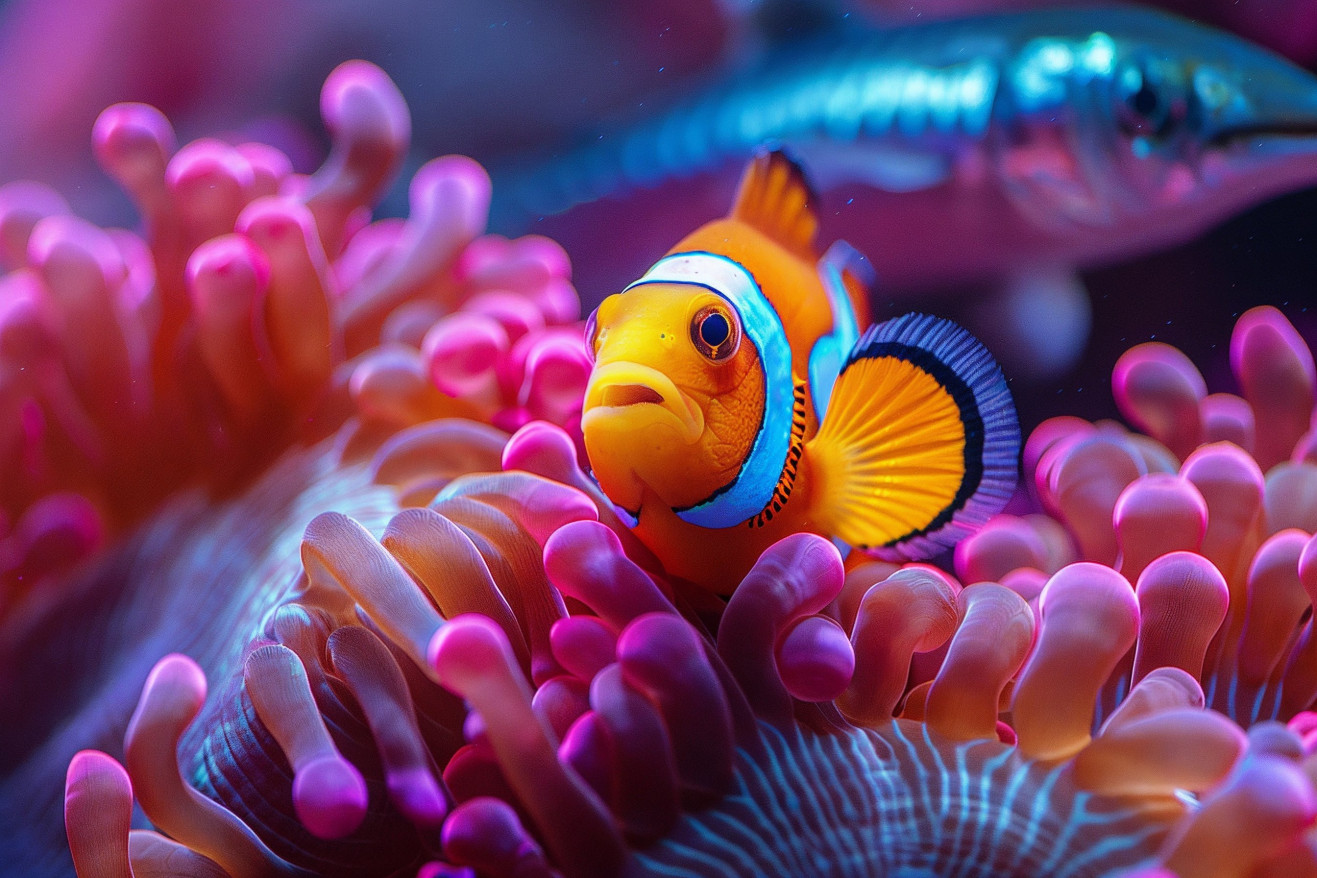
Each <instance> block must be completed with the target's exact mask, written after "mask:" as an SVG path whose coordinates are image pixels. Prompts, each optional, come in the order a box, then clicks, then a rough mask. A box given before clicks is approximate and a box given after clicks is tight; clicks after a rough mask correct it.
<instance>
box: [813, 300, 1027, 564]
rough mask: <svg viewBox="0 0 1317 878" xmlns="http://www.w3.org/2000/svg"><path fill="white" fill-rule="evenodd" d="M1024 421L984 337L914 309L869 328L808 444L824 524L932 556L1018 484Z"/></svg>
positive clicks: (845, 534)
mask: <svg viewBox="0 0 1317 878" xmlns="http://www.w3.org/2000/svg"><path fill="white" fill-rule="evenodd" d="M1019 448H1020V426H1019V421H1018V420H1017V419H1016V415H1015V404H1014V403H1013V402H1012V400H1011V394H1010V391H1009V390H1008V389H1007V387H1006V379H1005V378H1004V377H1003V376H1002V374H1001V371H1000V370H999V369H998V368H997V364H996V362H995V361H994V360H993V359H992V355H991V354H989V353H988V351H987V350H986V349H985V348H984V347H983V345H981V344H979V342H978V340H977V339H975V338H974V337H973V336H971V335H970V334H969V333H968V332H966V331H965V330H963V329H961V328H960V327H959V326H957V325H955V324H954V323H951V322H950V321H947V320H942V319H939V318H936V317H930V316H928V315H925V314H907V315H905V316H904V317H898V318H896V319H894V320H888V321H886V322H885V323H882V324H880V325H878V326H872V327H870V328H869V329H868V331H866V332H865V333H864V335H863V336H861V338H860V340H859V342H858V343H857V344H856V345H855V349H854V350H853V351H852V352H851V355H850V357H849V358H848V359H847V361H846V364H845V366H844V367H843V368H842V372H841V375H840V377H838V379H837V384H836V386H835V387H834V388H833V392H832V400H831V402H830V404H829V406H828V411H827V416H826V417H825V418H824V420H823V423H822V424H821V425H820V427H819V432H818V434H817V435H816V436H815V437H814V438H813V439H812V440H811V441H810V442H809V443H808V444H807V445H806V446H805V457H806V459H807V464H808V468H809V472H810V473H811V479H812V482H813V489H812V491H811V501H810V502H811V513H812V515H813V518H814V521H815V523H816V524H818V525H819V526H820V527H821V528H822V529H823V530H825V531H827V532H828V533H830V534H832V535H833V536H836V537H839V538H841V539H842V540H844V541H846V542H847V543H849V544H850V545H852V546H855V547H856V548H860V549H864V550H866V551H871V552H875V553H876V554H879V555H881V556H885V557H890V558H903V559H914V558H924V557H928V556H930V555H933V554H935V553H937V552H938V551H940V550H941V549H943V548H946V547H948V546H951V545H954V544H955V542H956V541H957V540H959V539H960V538H961V537H963V536H965V535H967V534H968V533H970V532H971V531H972V530H974V529H975V528H976V527H978V526H979V525H981V524H983V523H984V522H985V521H987V519H988V518H989V517H990V516H992V515H993V514H995V513H997V512H999V511H1000V510H1001V508H1002V507H1003V506H1004V505H1005V504H1006V501H1007V500H1008V499H1010V496H1011V492H1012V491H1013V490H1014V487H1015V480H1016V470H1017V458H1018V455H1019Z"/></svg>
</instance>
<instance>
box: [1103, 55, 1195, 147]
mask: <svg viewBox="0 0 1317 878" xmlns="http://www.w3.org/2000/svg"><path fill="white" fill-rule="evenodd" d="M1115 103H1116V106H1115V111H1116V121H1117V123H1118V124H1119V125H1120V127H1121V130H1123V131H1124V132H1125V133H1126V134H1129V135H1130V136H1131V137H1139V136H1142V137H1165V136H1166V135H1168V134H1170V133H1171V132H1172V131H1173V130H1174V129H1175V126H1176V125H1177V124H1178V123H1179V122H1180V120H1181V119H1182V118H1183V117H1184V111H1185V106H1184V100H1183V98H1182V96H1180V95H1179V94H1177V90H1176V89H1175V87H1174V85H1173V84H1172V83H1170V82H1167V81H1166V79H1165V78H1164V77H1163V76H1161V75H1160V74H1159V73H1158V72H1157V71H1156V70H1154V69H1153V68H1151V67H1149V66H1147V65H1145V64H1140V63H1131V64H1127V65H1126V66H1124V67H1122V68H1121V69H1120V70H1119V71H1117V73H1116V80H1115Z"/></svg>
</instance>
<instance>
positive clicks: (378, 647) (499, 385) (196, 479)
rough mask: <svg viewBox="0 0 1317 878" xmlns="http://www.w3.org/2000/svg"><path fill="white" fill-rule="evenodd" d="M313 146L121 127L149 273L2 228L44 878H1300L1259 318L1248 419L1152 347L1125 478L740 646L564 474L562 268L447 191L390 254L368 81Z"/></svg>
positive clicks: (577, 366)
mask: <svg viewBox="0 0 1317 878" xmlns="http://www.w3.org/2000/svg"><path fill="white" fill-rule="evenodd" d="M323 108H324V115H325V117H326V122H327V125H328V127H329V128H330V129H331V131H332V132H333V133H334V135H335V147H334V150H333V152H332V153H331V155H330V158H329V160H328V162H327V163H326V165H325V167H324V168H322V169H321V170H320V171H319V172H317V173H316V174H313V175H311V176H310V177H305V178H304V177H300V176H298V175H295V174H292V173H291V172H289V171H288V169H287V167H286V165H284V164H281V163H280V161H279V157H278V156H277V155H276V154H273V153H271V152H270V151H269V150H267V149H262V148H259V147H255V146H251V145H247V146H238V147H229V146H225V145H223V144H220V143H219V142H217V141H202V142H200V143H198V144H192V145H189V146H187V147H184V148H182V149H180V150H179V151H178V152H177V153H174V154H173V155H172V157H171V155H170V154H171V147H170V146H169V142H168V129H167V128H166V127H165V125H164V123H163V120H162V119H161V118H160V117H159V116H158V115H156V114H153V113H152V112H151V111H150V110H149V109H146V108H142V107H119V108H113V109H111V110H110V111H107V114H106V115H105V116H103V117H102V121H101V123H100V124H99V125H98V127H97V143H98V151H99V153H100V155H101V157H102V161H103V162H104V163H105V164H106V165H107V167H109V168H110V169H111V171H112V173H114V174H115V176H116V177H117V178H118V179H120V180H121V181H122V182H124V183H125V185H126V186H127V188H128V189H129V191H131V192H133V193H134V195H135V197H136V198H137V200H138V203H139V204H140V205H141V208H142V211H143V215H144V217H145V219H146V225H147V230H148V231H147V237H146V239H145V241H142V240H139V239H137V238H135V237H133V236H131V235H129V234H127V233H121V232H111V233H105V232H101V231H99V230H97V229H94V228H93V227H91V226H88V225H87V224H84V223H80V222H79V221H76V220H72V219H69V218H67V217H66V216H64V215H63V214H62V213H61V208H60V205H59V202H58V201H57V200H56V199H55V198H54V197H53V196H52V195H51V194H50V193H49V192H47V191H44V190H40V189H33V188H31V187H11V188H8V189H6V190H4V192H3V196H4V210H3V212H0V240H3V242H4V244H5V256H6V258H7V260H8V264H9V265H11V266H13V267H15V269H16V270H15V271H14V272H13V273H12V274H11V275H9V276H8V277H7V279H6V280H5V284H6V285H7V286H8V288H9V289H10V290H13V291H15V292H13V294H12V295H10V294H8V293H7V294H6V299H5V301H6V311H5V315H6V316H5V317H4V318H3V319H0V340H3V343H0V354H2V355H3V356H2V357H0V359H3V362H4V364H5V366H6V371H5V372H4V375H3V377H2V378H0V398H3V399H4V400H5V401H6V404H7V405H8V406H9V407H10V411H11V412H13V413H14V414H15V418H14V419H13V420H11V421H9V423H12V424H14V425H16V428H15V431H14V432H13V433H12V434H11V436H10V437H9V438H8V439H7V441H6V444H5V446H4V453H5V454H6V455H7V457H6V459H5V461H6V462H5V466H6V470H5V471H6V472H14V473H17V474H20V475H21V478H20V479H18V480H17V481H15V482H13V483H12V484H9V483H7V484H6V485H5V486H4V494H3V498H2V499H3V503H4V506H3V508H4V510H5V514H6V516H8V517H9V519H10V520H11V521H12V525H10V526H9V527H8V530H7V533H6V536H5V556H6V561H5V564H6V566H5V571H6V573H5V577H6V578H5V580H4V583H5V592H4V594H5V597H4V603H3V628H2V630H3V637H2V638H0V671H2V672H3V677H2V678H0V691H2V692H3V694H4V697H5V700H6V703H13V704H23V705H25V709H24V710H22V711H18V712H17V713H18V715H17V716H15V717H14V721H13V723H11V724H10V725H9V726H7V727H6V728H5V730H4V732H3V736H0V737H2V740H3V750H0V753H2V754H3V758H4V765H5V771H6V776H7V777H6V780H5V781H4V784H3V786H2V787H0V811H2V812H3V813H0V818H3V820H2V821H0V822H3V824H4V825H5V827H6V830H5V831H6V832H9V833H15V835H14V837H13V839H12V840H11V841H6V843H5V845H4V847H5V848H6V852H7V854H8V857H7V861H8V863H9V864H10V865H11V866H12V867H13V868H15V869H17V870H19V874H58V873H59V872H60V871H61V870H63V871H64V872H67V871H68V870H69V865H68V863H69V860H68V857H69V855H70V854H71V857H72V866H73V868H74V869H76V871H77V873H78V874H79V875H81V876H83V878H88V876H115V878H123V876H128V875H137V876H139V878H140V876H145V875H165V874H168V875H184V876H223V875H228V876H232V878H243V876H256V875H324V876H333V875H412V874H416V875H423V876H426V878H437V876H457V875H465V876H471V875H484V876H503V875H508V876H512V875H517V876H534V875H552V874H564V875H609V874H682V875H705V874H777V875H803V874H920V875H930V874H933V875H940V874H978V875H1022V876H1031V875H1076V876H1079V875H1113V874H1137V875H1142V876H1145V878H1149V876H1165V875H1170V874H1175V875H1180V876H1182V878H1192V876H1200V875H1201V876H1206V875H1241V876H1269V875H1303V874H1317V858H1314V854H1313V852H1312V849H1311V847H1310V845H1311V842H1310V840H1309V839H1308V837H1307V835H1306V832H1307V830H1308V828H1309V827H1310V826H1311V825H1312V823H1313V821H1314V819H1317V795H1315V794H1314V790H1313V781H1312V774H1313V771H1314V765H1317V761H1314V760H1313V759H1312V758H1311V756H1310V752H1311V751H1312V750H1313V749H1314V748H1315V747H1317V736H1315V735H1314V731H1313V730H1314V728H1317V722H1314V718H1313V714H1311V713H1308V712H1306V709H1307V708H1308V707H1309V706H1310V704H1311V702H1312V700H1313V698H1314V695H1317V688H1315V685H1317V684H1313V683H1312V682H1311V680H1312V678H1313V674H1312V673H1311V672H1307V671H1305V668H1307V667H1308V666H1310V665H1311V664H1312V659H1311V657H1310V656H1309V655H1308V653H1309V652H1310V651H1311V649H1312V647H1310V646H1308V643H1309V641H1310V639H1311V638H1310V637H1309V631H1310V628H1311V622H1310V620H1309V617H1310V615H1311V612H1310V609H1309V605H1308V597H1307V595H1308V591H1307V590H1306V589H1305V586H1308V587H1311V581H1312V577H1313V571H1314V570H1317V565H1314V564H1313V562H1312V561H1311V560H1310V559H1311V557H1313V556H1314V551H1313V550H1309V548H1308V546H1309V544H1310V543H1311V538H1310V537H1309V536H1308V532H1310V531H1311V528H1310V527H1306V526H1305V522H1308V521H1309V520H1310V519H1311V517H1312V514H1313V513H1312V511H1311V506H1312V504H1311V502H1310V501H1309V500H1308V499H1307V498H1308V495H1309V494H1310V493H1311V491H1310V490H1309V489H1308V487H1307V484H1308V482H1307V481H1306V480H1307V479H1308V472H1309V470H1310V469H1311V467H1312V465H1313V464H1311V463H1307V462H1305V458H1306V455H1307V453H1308V452H1307V449H1308V448H1309V447H1311V445H1312V442H1311V441H1310V440H1309V439H1308V438H1305V437H1304V436H1303V435H1302V434H1303V433H1304V431H1306V430H1307V429H1308V424H1309V421H1308V419H1309V418H1310V416H1311V411H1312V407H1313V398H1312V397H1313V390H1312V388H1313V383H1314V382H1313V377H1312V375H1313V368H1312V360H1311V356H1310V355H1309V354H1308V353H1307V348H1306V347H1305V346H1303V344H1302V343H1301V341H1299V339H1298V337H1297V334H1296V333H1294V331H1293V330H1292V328H1290V327H1289V326H1288V324H1286V323H1285V322H1284V321H1283V320H1282V319H1279V318H1278V315H1276V314H1275V312H1270V311H1263V312H1254V313H1251V314H1249V315H1246V316H1245V318H1243V319H1242V320H1241V323H1240V328H1239V329H1238V331H1237V334H1236V341H1235V343H1234V344H1233V345H1232V362H1234V363H1235V365H1236V370H1237V373H1238V375H1239V376H1240V383H1241V387H1242V388H1243V391H1244V397H1242V398H1240V397H1225V396H1208V395H1206V392H1205V389H1204V388H1203V382H1202V380H1201V378H1197V377H1196V375H1197V373H1196V372H1195V371H1193V370H1192V367H1190V366H1189V365H1188V364H1187V361H1186V360H1185V359H1184V358H1183V357H1182V356H1180V355H1177V354H1176V353H1175V352H1174V351H1172V350H1170V349H1168V348H1164V347H1153V348H1136V349H1135V351H1133V352H1131V354H1130V355H1129V357H1128V358H1127V359H1126V360H1123V361H1122V363H1121V364H1120V365H1119V366H1118V369H1117V376H1116V386H1117V395H1118V399H1119V400H1120V401H1121V405H1122V407H1123V409H1124V411H1125V412H1126V415H1127V417H1129V419H1130V420H1131V422H1133V423H1134V424H1135V425H1136V426H1138V427H1139V428H1140V429H1144V430H1146V431H1147V432H1148V435H1141V434H1135V433H1130V432H1127V431H1125V430H1124V429H1123V428H1120V427H1117V426H1115V425H1108V424H1102V425H1089V424H1085V423H1082V422H1080V421H1078V420H1077V419H1070V420H1065V421H1059V422H1050V423H1047V424H1044V425H1043V426H1041V427H1040V428H1039V429H1038V430H1036V431H1035V432H1034V434H1033V438H1032V439H1031V440H1030V443H1029V445H1028V447H1027V450H1026V468H1027V471H1028V473H1029V474H1030V476H1031V478H1033V479H1034V483H1035V485H1036V486H1037V492H1038V498H1039V500H1040V502H1041V503H1042V504H1043V507H1044V508H1045V509H1047V510H1048V513H1049V514H1048V515H1042V514H1035V515H1030V516H1021V517H1003V518H999V519H997V520H996V521H994V522H993V523H992V524H990V525H989V526H988V527H987V528H986V529H985V530H984V531H982V532H981V533H980V534H978V535H976V536H975V537H973V538H972V539H970V540H968V541H966V542H965V543H963V544H962V545H961V547H959V549H958V551H957V554H956V559H955V563H956V566H955V569H956V576H955V577H952V576H951V575H949V574H947V573H944V572H942V571H940V570H937V569H936V568H933V567H929V566H923V565H907V566H905V567H898V566H896V565H894V564H887V563H883V562H865V563H858V562H855V561H854V560H852V562H851V563H850V564H849V565H847V564H844V563H843V560H842V558H841V557H840V555H839V554H838V552H837V550H836V548H835V547H834V546H833V545H832V544H831V543H829V542H827V541H825V540H823V539H821V538H819V537H815V536H813V535H808V534H801V535H796V536H792V537H789V538H788V539H786V540H783V541H781V542H779V543H777V544H776V545H775V546H773V547H772V548H771V549H769V550H768V552H766V553H765V554H764V556H763V557H762V558H761V559H760V562H759V563H758V565H756V566H755V568H754V569H753V570H752V571H751V572H750V574H749V575H748V576H747V577H746V579H745V580H744V581H743V582H742V583H741V584H740V585H739V587H737V588H736V589H735V590H734V593H733V595H732V597H731V599H730V600H729V601H728V602H727V603H726V604H723V603H722V602H720V601H713V600H709V599H707V598H702V597H701V596H700V594H699V593H698V592H693V591H691V590H690V589H687V588H685V587H683V584H682V583H681V582H678V581H674V580H671V579H669V578H667V577H665V576H663V575H662V574H661V571H659V570H657V568H656V565H655V564H654V562H653V559H652V558H650V557H649V556H648V554H647V553H646V552H645V551H644V549H643V548H642V547H641V546H640V545H639V544H638V543H637V542H636V540H635V539H634V537H633V536H632V535H631V533H630V532H629V531H628V530H627V529H626V527H625V526H624V525H623V524H622V523H621V522H620V521H619V520H618V519H617V517H616V515H615V514H614V513H613V512H612V509H611V507H610V506H609V504H608V503H607V502H606V501H605V499H604V498H603V496H602V495H601V494H600V493H599V491H598V489H597V488H596V487H595V486H594V485H593V484H592V482H591V481H590V479H589V477H588V476H587V475H586V474H585V473H584V472H583V471H582V469H581V466H580V461H579V458H578V453H579V444H580V437H579V433H578V431H577V427H576V421H575V420H574V419H575V418H576V417H577V415H578V413H579V398H580V392H581V389H582V387H583V386H584V381H585V376H586V374H587V372H588V362H587V360H586V359H585V355H584V351H583V350H582V347H581V343H580V340H579V335H578V334H576V333H574V332H571V331H568V330H566V329H564V328H563V327H565V326H570V325H571V324H572V323H574V321H575V320H576V319H577V317H578V313H577V305H576V302H575V293H574V291H573V290H572V288H571V285H570V282H569V279H568V267H567V263H566V259H565V257H564V256H563V255H562V252H561V250H559V249H557V248H556V247H555V246H554V245H552V244H551V243H549V242H547V241H545V240H543V239H536V238H529V239H521V240H518V241H504V240H501V239H497V238H490V237H482V236H481V232H482V230H483V219H484V217H483V211H484V208H485V205H486V203H487V196H488V189H487V181H486V179H485V178H484V177H483V174H482V173H481V172H480V170H479V168H478V167H477V166H475V165H474V164H473V163H471V162H469V161H466V160H463V159H459V158H451V157H450V158H446V159H439V160H436V161H435V162H433V163H431V164H430V165H427V166H425V167H424V168H422V169H421V171H420V172H418V174H417V176H416V178H415V179H414V181H413V184H412V201H413V209H412V214H411V216H410V217H409V218H408V219H407V220H405V221H389V220H383V221H380V222H377V223H374V224H370V223H368V214H367V211H368V204H369V203H370V201H371V199H372V197H373V196H374V194H375V193H377V192H378V191H379V187H380V185H381V184H382V183H383V181H384V180H385V179H386V178H387V177H388V176H389V174H390V173H391V171H392V169H393V168H394V167H396V165H397V162H398V159H399V156H400V155H401V151H402V148H403V145H404V144H405V139H406V111H405V108H404V107H403V106H402V104H401V101H400V100H399V99H398V96H397V94H396V92H395V91H394V90H393V89H392V86H391V84H390V83H388V81H387V79H385V78H384V77H383V75H382V74H381V73H380V72H379V71H378V70H375V69H374V68H371V67H368V66H363V65H359V64H354V65H348V66H345V67H344V68H340V70H339V71H336V73H335V74H334V75H333V76H332V77H331V78H330V80H329V82H328V83H327V85H326V90H325V98H324V107H323ZM129 400H131V403H130V402H128V401H129ZM1250 419H1253V421H1254V422H1256V423H1260V424H1264V425H1265V426H1266V429H1265V430H1261V429H1258V430H1255V429H1253V428H1252V426H1251V422H1250ZM513 430H515V432H513V433H512V434H511V435H509V431H513ZM1264 432H1265V433H1266V434H1267V436H1266V438H1265V439H1263V438H1261V434H1262V433H1264ZM1255 434H1256V436H1257V438H1255ZM1231 439H1233V440H1236V441H1237V442H1238V443H1239V445H1229V444H1222V440H1231ZM1203 441H1207V442H1209V443H1210V444H1208V445H1206V446H1203V447H1202V448H1198V447H1197V446H1198V445H1199V444H1200V443H1201V442H1203ZM1291 448H1297V449H1298V450H1297V451H1296V452H1295V454H1296V458H1295V462H1293V463H1290V464H1285V463H1282V462H1280V461H1282V459H1283V458H1284V457H1285V456H1286V455H1287V454H1288V453H1289V449H1291ZM1243 449H1249V450H1250V451H1251V453H1252V454H1255V455H1256V461H1255V459H1254V458H1253V457H1251V456H1250V451H1246V450H1243ZM1182 459H1183V463H1181V460H1182ZM1273 465H1274V466H1273ZM1263 467H1272V469H1271V473H1270V474H1269V475H1268V477H1267V478H1266V480H1265V481H1264V479H1263V478H1262V475H1261V473H1262V468H1263ZM1127 486H1128V487H1127ZM1112 521H1114V524H1108V522H1112ZM1295 528H1303V529H1302V530H1297V529H1295ZM1167 553H1169V554H1167ZM962 583H966V585H964V586H963V587H962ZM1131 583H1134V584H1135V585H1134V587H1131ZM52 679H60V680H63V681H68V683H67V685H61V686H57V687H52V686H51V684H50V680H52ZM52 689H53V690H55V691H51V690H52ZM139 692H140V696H139V695H138V693H139ZM134 703H135V707H134ZM1205 705H1210V706H1212V707H1216V708H1219V710H1211V709H1207V708H1206V707H1205ZM1276 719H1280V720H1284V721H1285V723H1281V722H1277V721H1275V720H1276ZM1246 729H1247V731H1246ZM66 769H67V770H66ZM61 777H63V778H64V780H65V787H64V802H63V805H64V818H65V825H64V827H63V828H64V830H65V831H66V832H67V845H68V847H67V849H65V848H64V847H63V841H62V838H61V833H60V830H61V827H59V825H58V817H57V816H56V815H57V813H58V812H57V811H55V810H54V808H53V807H52V805H53V804H54V799H55V797H56V796H57V795H58V792H59V781H60V778H61ZM135 807H140V809H141V812H142V814H144V815H145V817H146V819H147V820H148V821H149V823H150V826H151V828H149V829H148V828H141V826H142V824H141V822H140V820H135V819H134V808H135ZM135 826H136V827H138V828H134V827H135Z"/></svg>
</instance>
